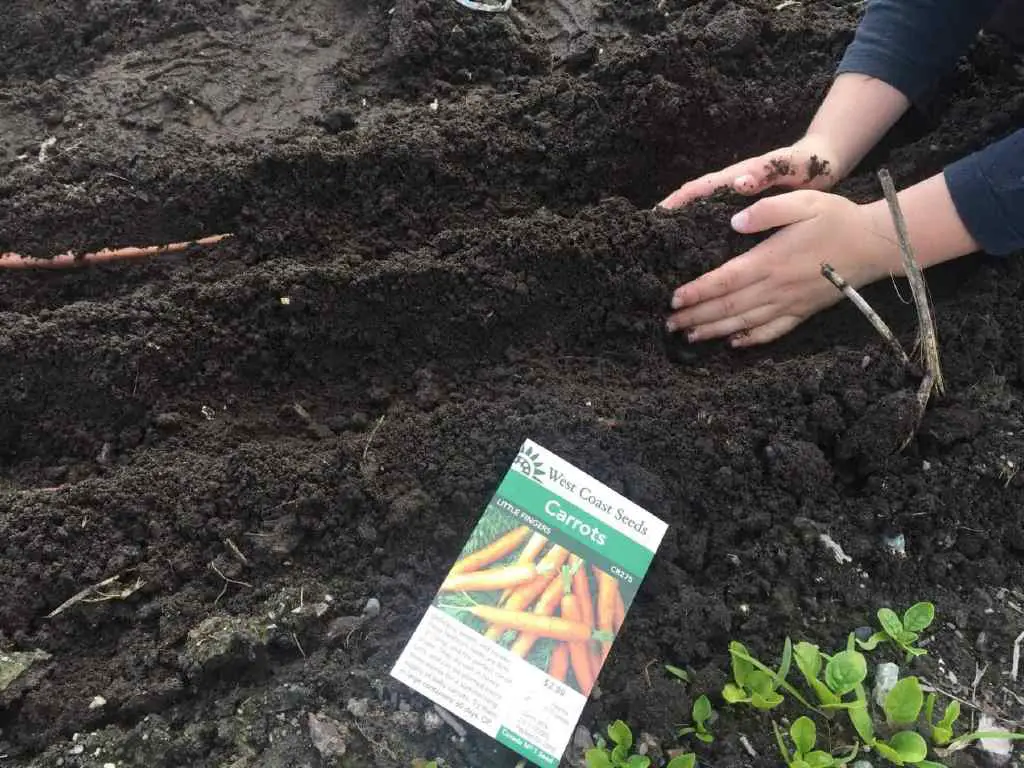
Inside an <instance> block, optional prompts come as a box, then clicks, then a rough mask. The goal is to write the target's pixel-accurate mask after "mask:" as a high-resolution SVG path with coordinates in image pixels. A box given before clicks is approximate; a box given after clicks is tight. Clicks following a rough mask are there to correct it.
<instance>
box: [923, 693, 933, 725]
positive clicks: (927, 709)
mask: <svg viewBox="0 0 1024 768" xmlns="http://www.w3.org/2000/svg"><path fill="white" fill-rule="evenodd" d="M934 717H935V691H932V692H931V693H929V694H928V695H927V696H925V699H924V719H925V720H927V721H928V724H929V725H931V723H932V719H933V718H934Z"/></svg>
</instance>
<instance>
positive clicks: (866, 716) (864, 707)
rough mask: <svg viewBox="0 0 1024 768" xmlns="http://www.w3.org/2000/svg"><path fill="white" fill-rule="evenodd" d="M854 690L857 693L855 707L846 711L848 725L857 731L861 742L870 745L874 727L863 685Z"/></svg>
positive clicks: (873, 736) (873, 735) (872, 739)
mask: <svg viewBox="0 0 1024 768" xmlns="http://www.w3.org/2000/svg"><path fill="white" fill-rule="evenodd" d="M854 690H855V691H856V692H857V705H856V706H854V707H851V708H850V709H849V710H848V711H847V714H848V716H849V718H850V724H851V725H852V726H853V728H854V730H855V731H857V735H858V736H860V738H861V741H863V742H864V743H865V744H871V743H872V742H873V741H874V740H875V726H874V724H873V723H872V722H871V713H870V712H869V711H868V703H867V695H866V694H865V693H864V686H863V685H858V686H857V687H856V688H855V689H854Z"/></svg>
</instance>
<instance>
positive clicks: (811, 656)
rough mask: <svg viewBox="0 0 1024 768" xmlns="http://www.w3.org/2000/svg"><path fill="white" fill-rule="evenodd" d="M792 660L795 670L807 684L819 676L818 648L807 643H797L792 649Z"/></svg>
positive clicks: (819, 660) (819, 658)
mask: <svg viewBox="0 0 1024 768" xmlns="http://www.w3.org/2000/svg"><path fill="white" fill-rule="evenodd" d="M793 659H794V660H795V661H796V668H797V669H799V670H800V674H802V675H803V676H804V679H805V680H807V682H810V681H811V680H815V679H816V678H817V677H818V675H820V674H821V651H819V650H818V646H816V645H812V644H811V643H807V642H803V641H801V642H799V643H797V644H796V647H794V648H793Z"/></svg>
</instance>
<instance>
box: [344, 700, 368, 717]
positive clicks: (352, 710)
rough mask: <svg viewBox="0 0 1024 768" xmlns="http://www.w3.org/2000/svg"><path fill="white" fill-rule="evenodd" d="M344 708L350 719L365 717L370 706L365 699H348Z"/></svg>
mask: <svg viewBox="0 0 1024 768" xmlns="http://www.w3.org/2000/svg"><path fill="white" fill-rule="evenodd" d="M345 708H346V709H347V710H348V713H349V714H350V715H352V717H366V715H367V713H369V711H370V705H369V704H368V703H367V701H366V699H349V700H348V704H346V705H345Z"/></svg>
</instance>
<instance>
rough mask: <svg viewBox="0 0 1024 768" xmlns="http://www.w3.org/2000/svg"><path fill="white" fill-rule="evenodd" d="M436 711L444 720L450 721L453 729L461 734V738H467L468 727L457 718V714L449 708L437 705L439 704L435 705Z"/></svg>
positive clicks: (449, 723)
mask: <svg viewBox="0 0 1024 768" xmlns="http://www.w3.org/2000/svg"><path fill="white" fill-rule="evenodd" d="M434 711H435V712H437V715H438V717H440V718H441V719H442V720H444V721H445V722H446V723H448V725H449V726H451V729H452V730H453V731H455V733H457V734H458V735H459V739H460V740H465V738H466V728H465V727H464V726H463V725H462V723H460V722H459V721H458V720H456V719H455V715H453V714H452V713H451V712H449V711H448V710H447V709H444V708H443V707H439V706H437V704H435V705H434Z"/></svg>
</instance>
